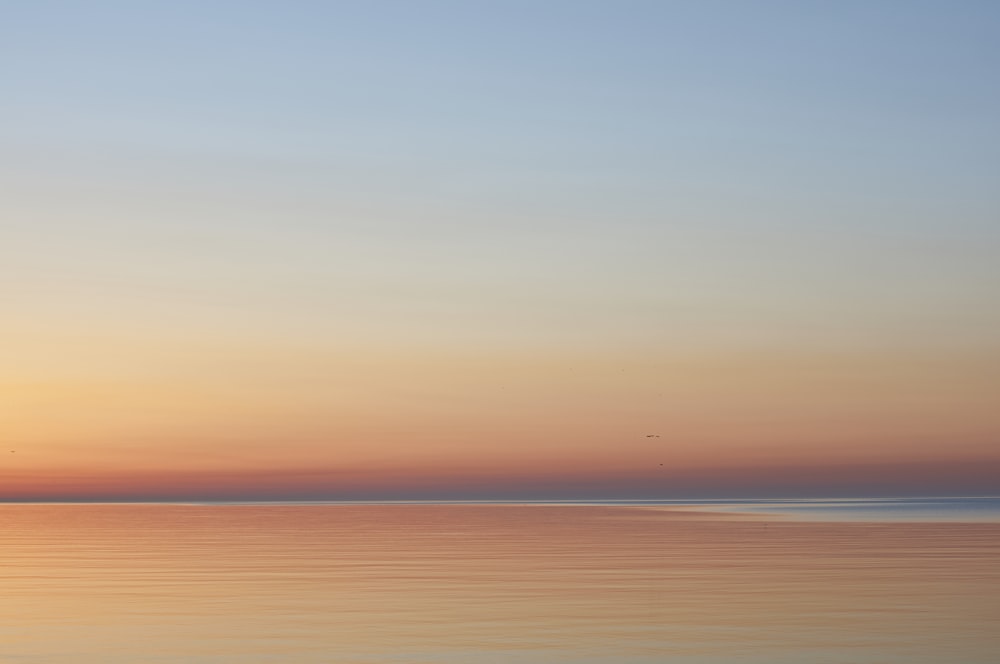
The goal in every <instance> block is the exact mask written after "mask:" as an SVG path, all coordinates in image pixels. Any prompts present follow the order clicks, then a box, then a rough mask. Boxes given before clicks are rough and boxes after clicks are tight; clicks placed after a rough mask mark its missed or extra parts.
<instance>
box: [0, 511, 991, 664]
mask: <svg viewBox="0 0 1000 664" xmlns="http://www.w3.org/2000/svg"><path fill="white" fill-rule="evenodd" d="M0 533H2V534H0V545H2V548H0V591H2V592H0V661H2V662H39V663H45V664H48V663H58V664H62V663H66V664H98V663H99V664H126V663H127V664H135V663H139V662H143V663H144V662H171V663H174V662H176V663H181V662H183V663H184V664H201V663H206V664H209V663H210V664H221V663H235V662H239V663H241V664H242V663H251V664H258V663H263V662H268V663H272V662H273V663H278V662H280V663H282V664H297V663H324V664H326V663H338V664H339V663H346V664H352V663H357V664H363V663H364V664H371V663H378V664H383V663H385V664H388V663H406V664H417V663H435V664H437V663H444V662H456V663H458V662H460V663H469V664H479V663H486V662H489V663H500V662H525V663H532V664H536V663H537V664H543V663H544V664H548V663H550V662H551V663H554V662H566V663H568V662H572V663H574V664H591V663H598V662H599V663H602V664H605V663H607V664H611V663H614V664H640V663H641V664H652V663H654V662H655V663H663V662H667V663H673V662H677V663H684V664H695V663H697V664H703V663H707V664H723V663H730V662H732V663H735V662H741V663H744V662H749V663H754V664H765V663H766V664H811V663H827V662H829V663H831V664H833V663H837V664H841V663H844V662H852V663H857V664H869V663H870V664H875V663H876V662H877V663H880V664H888V663H895V662H900V663H903V662H905V663H907V664H919V663H928V664H929V663H931V662H933V663H936V664H937V663H949V664H951V663H962V664H995V663H996V662H998V661H1000V637H998V636H995V635H994V631H995V630H994V627H995V625H996V624H997V623H998V622H1000V599H998V598H1000V565H998V564H997V563H998V561H1000V524H998V523H958V522H956V523H947V522H946V523H940V522H938V523H921V522H900V523H884V522H828V521H804V520H781V519H768V518H762V517H761V516H759V515H757V516H753V515H748V516H741V515H739V514H733V515H727V514H723V513H719V512H699V511H696V510H691V509H690V508H687V509H684V510H679V511H671V510H669V509H664V508H663V507H662V506H659V507H647V506H626V505H617V506H596V505H586V506H584V505H562V506H559V505H253V506H249V505H245V506H235V505H228V506H219V505H214V506H213V505H4V506H0Z"/></svg>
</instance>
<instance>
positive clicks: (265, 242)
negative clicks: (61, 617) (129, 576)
mask: <svg viewBox="0 0 1000 664" xmlns="http://www.w3.org/2000/svg"><path fill="white" fill-rule="evenodd" d="M0 17H2V18H0V80H2V81H3V92H4V94H3V97H4V101H3V104H2V105H0V323H2V324H0V445H2V446H3V447H0V500H174V499H177V500H186V499H225V500H240V499H246V500H261V499H268V500H271V499H274V500H278V499H310V500H313V499H393V500H394V499H409V498H441V499H469V498H483V499H500V498H502V499H533V498H546V499H549V498H657V497H660V498H673V497H735V496H747V497H755V496H760V497H765V496H839V495H862V496H882V495H886V496H891V495H982V494H998V493H1000V417H998V409H997V404H998V403H1000V335H998V330H1000V297H998V293H1000V261H998V260H997V258H996V257H997V256H998V255H1000V186H998V176H1000V123H998V121H997V118H1000V79H998V77H997V75H996V74H997V71H1000V6H998V5H997V4H996V3H994V2H990V1H976V0H959V1H944V0H940V1H923V0H905V1H904V0H898V1H895V0H874V1H863V2H862V1H860V0H837V1H835V2H834V1H832V0H831V1H826V0H798V1H791V0H788V1H784V0H754V1H752V2H738V1H736V0H726V1H720V0H697V1H695V0H657V1H644V0H618V1H615V2H611V1H606V0H605V1H600V2H596V1H591V0H572V1H569V0H542V1H538V0H532V1H531V2H527V1H522V0H504V1H502V2H485V1H479V0H464V1H446V0H416V1H412V0H411V1H402V0H364V1H348V0H337V1H329V2H328V1H323V2H320V1H318V0H317V1H309V0H286V1H282V2H277V1H273V0H241V1H239V2H236V1H231V0H215V1H213V2H201V1H199V2H194V1H192V0H176V1H172V2H133V1H131V0H129V1H125V0H118V1H115V0H88V1H87V2H83V1H82V0H81V1H72V0H58V1H57V0H36V1H34V2H30V3H27V2H25V3H16V2H8V3H3V4H2V7H0Z"/></svg>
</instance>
